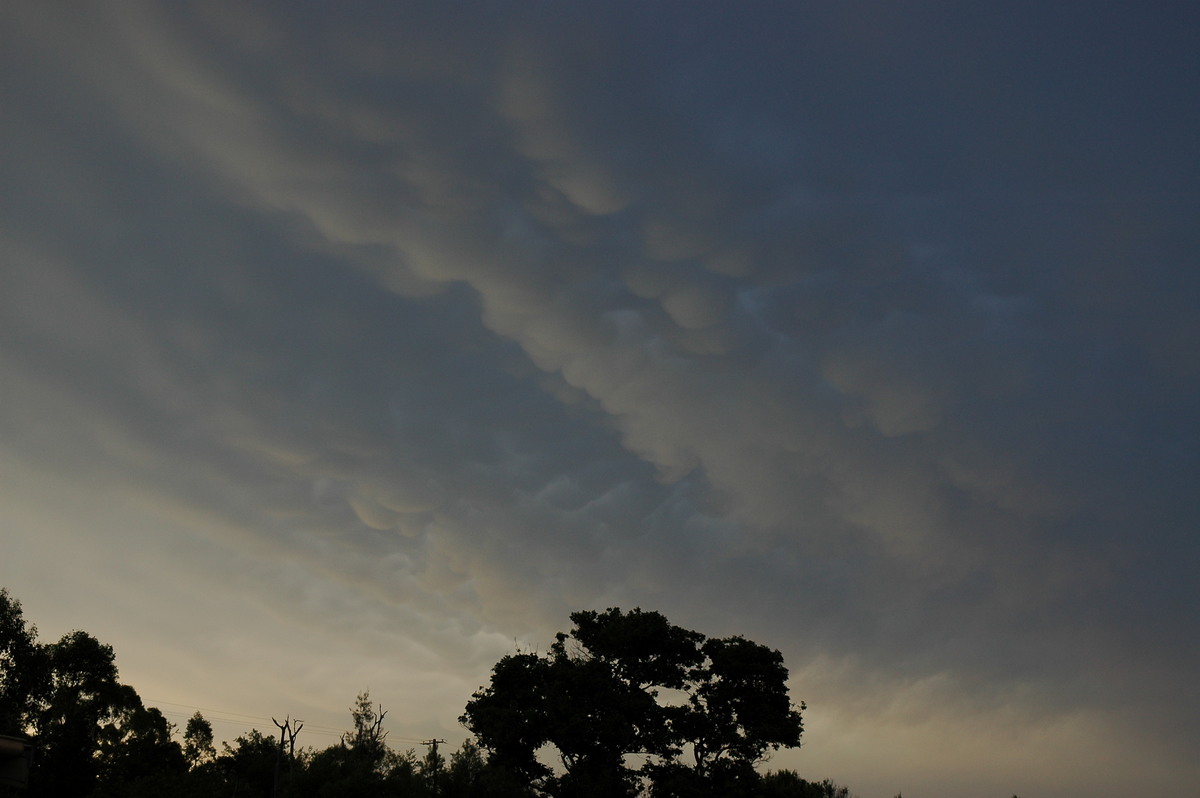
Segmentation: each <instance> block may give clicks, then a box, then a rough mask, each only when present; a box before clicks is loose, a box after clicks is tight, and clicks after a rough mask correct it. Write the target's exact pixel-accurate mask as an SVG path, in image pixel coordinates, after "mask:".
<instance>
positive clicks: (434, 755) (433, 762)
mask: <svg viewBox="0 0 1200 798" xmlns="http://www.w3.org/2000/svg"><path fill="white" fill-rule="evenodd" d="M444 742H446V741H445V740H439V739H437V738H436V737H435V738H434V739H432V740H422V741H421V745H427V746H429V764H430V766H431V767H430V770H431V771H432V772H433V794H434V795H437V794H438V771H439V770H441V767H440V765H439V762H438V752H437V747H438V743H444Z"/></svg>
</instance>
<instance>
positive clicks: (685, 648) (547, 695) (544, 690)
mask: <svg viewBox="0 0 1200 798" xmlns="http://www.w3.org/2000/svg"><path fill="white" fill-rule="evenodd" d="M571 620H572V621H573V622H574V623H575V626H574V628H573V629H572V631H571V633H570V634H563V633H560V634H558V635H557V637H556V640H555V643H554V644H553V645H552V646H551V647H550V651H549V652H548V653H547V654H546V655H544V656H539V655H536V654H532V653H518V654H512V655H509V656H506V657H504V658H503V659H501V660H500V662H498V663H497V664H496V666H495V667H494V669H493V671H492V681H491V684H490V685H489V686H487V687H485V688H481V689H480V690H479V691H477V692H476V693H475V694H474V696H473V697H472V699H471V701H470V702H469V703H468V704H467V708H466V711H465V712H464V713H463V716H462V717H461V718H460V720H461V722H462V723H463V724H464V725H466V726H467V728H468V729H470V730H471V731H472V732H473V733H474V734H475V736H476V737H477V739H478V740H479V742H480V744H481V745H482V746H483V747H484V748H486V749H487V750H488V752H489V762H490V763H491V764H492V765H493V766H495V767H498V768H500V769H503V770H507V771H510V772H512V773H515V774H518V775H519V776H520V777H521V778H522V779H524V780H525V781H526V782H527V783H529V784H532V785H534V786H535V787H536V788H537V789H539V790H540V791H541V792H542V793H544V794H546V795H564V796H565V795H570V796H584V795H591V794H595V795H605V796H621V795H634V794H636V793H637V792H638V790H639V788H640V786H641V784H642V781H643V780H648V781H649V782H650V786H651V792H652V793H653V794H654V795H662V796H666V795H700V794H708V793H709V792H714V791H724V792H723V793H721V794H733V793H734V792H738V791H742V790H743V789H751V788H752V787H753V785H754V784H756V783H757V779H758V778H759V777H758V775H757V772H756V771H755V770H754V765H755V764H756V763H757V762H759V761H760V760H761V759H762V758H763V757H764V756H765V754H766V753H767V752H768V751H772V750H777V749H779V748H781V747H795V746H798V745H799V744H800V734H801V731H802V724H801V716H800V711H799V710H800V709H803V704H801V706H800V708H799V709H797V708H795V707H793V705H792V703H791V701H790V699H789V698H788V691H787V675H788V674H787V668H786V667H784V665H783V658H782V655H780V653H779V652H778V651H772V650H771V649H768V648H767V647H765V646H762V645H759V644H757V643H753V642H751V641H749V640H746V639H745V638H742V637H731V638H726V639H706V638H705V637H704V636H703V635H702V634H700V633H698V632H694V631H690V630H687V629H682V628H680V627H677V626H674V625H672V624H670V623H669V622H668V621H667V619H666V618H664V617H663V616H662V615H660V614H659V613H657V612H644V611H642V610H640V609H634V610H632V611H631V612H628V613H623V612H621V610H620V609H617V608H613V609H609V610H607V611H606V612H604V613H597V612H594V611H589V612H576V613H574V614H572V615H571ZM663 690H668V691H674V692H676V693H682V695H683V696H684V697H685V700H683V702H682V703H674V704H672V703H668V702H667V701H665V700H663V698H662V691H663ZM547 746H549V747H550V748H552V749H553V750H554V752H555V753H556V754H557V756H558V758H559V760H560V762H561V764H562V771H561V772H559V773H555V772H554V771H553V770H552V769H551V768H550V767H549V766H548V765H547V764H546V763H545V762H544V761H543V760H542V758H539V752H541V751H542V750H543V748H544V747H547ZM688 754H690V758H691V763H690V764H686V763H685V761H684V760H685V757H686V756H687V755H688ZM635 756H640V757H641V758H642V759H643V760H644V762H645V764H643V765H642V767H640V768H636V769H635V768H633V767H631V766H630V764H629V761H630V759H631V758H632V757H635ZM714 794H716V792H714Z"/></svg>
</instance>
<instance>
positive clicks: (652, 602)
mask: <svg viewBox="0 0 1200 798" xmlns="http://www.w3.org/2000/svg"><path fill="white" fill-rule="evenodd" d="M1197 22H1198V20H1197V14H1196V11H1195V10H1194V8H1191V7H1190V5H1189V4H1187V3H1179V4H1172V3H1157V4H1154V3H1149V4H1134V3H1094V2H1087V3H1072V2H1058V3H1044V2H1038V3H1028V4H1026V3H1020V2H1018V3H1010V2H1005V3H982V2H978V3H957V4H939V5H933V4H912V3H894V2H890V0H879V2H866V1H863V2H847V3H833V2H811V3H810V2H779V3H766V2H764V3H752V4H751V3H727V4H719V3H703V4H700V3H685V2H604V3H594V4H582V3H551V2H500V0H496V2H477V3H458V4H439V3H422V4H417V3H390V2H339V3H322V2H294V1H291V2H283V1H282V0H280V2H250V3H248V2H244V1H242V0H236V1H235V0H230V1H229V2H217V1H216V0H204V2H158V3H155V2H122V3H100V2H95V3H82V2H80V3H76V2H70V3H69V2H52V1H50V0H17V2H6V3H4V4H3V5H0V92H2V93H0V202H2V203H3V204H2V206H0V585H4V586H7V587H8V588H9V590H10V591H11V592H12V593H13V594H14V595H15V596H16V597H17V598H18V599H20V600H21V601H22V602H23V604H24V605H25V611H26V615H27V617H28V618H29V620H31V621H33V622H34V623H36V624H37V625H38V626H39V628H40V631H41V636H42V638H43V639H47V640H49V639H55V638H57V637H58V636H59V635H61V634H63V633H65V632H66V631H68V630H70V629H73V628H82V629H84V630H86V631H88V632H90V633H92V634H94V635H96V636H97V637H99V638H100V639H101V640H103V641H104V642H107V643H110V644H112V645H113V646H114V648H115V649H116V652H117V660H118V665H119V666H120V668H121V675H122V678H123V680H124V681H127V682H129V683H131V684H133V685H134V686H135V687H136V688H137V689H138V690H139V692H140V693H141V694H142V696H143V697H144V698H145V699H146V700H147V701H148V702H149V703H154V704H157V705H159V706H161V707H162V708H163V709H164V710H167V711H169V712H172V713H175V714H173V715H172V716H171V717H172V719H174V720H176V721H177V722H182V721H183V719H184V718H186V717H187V715H189V714H190V713H191V712H192V711H194V708H196V707H200V708H204V709H205V710H206V711H207V712H208V714H210V716H211V717H214V718H215V719H218V720H219V722H218V723H217V734H218V738H222V737H223V738H225V739H231V738H232V736H234V735H235V734H238V733H240V732H241V731H244V730H245V729H246V728H248V726H249V725H258V726H259V728H262V729H264V730H272V729H273V728H274V727H273V726H272V725H271V723H270V717H271V716H275V717H278V718H280V719H282V718H283V716H284V715H287V714H290V715H291V716H292V717H301V718H303V719H305V720H306V721H307V722H308V724H309V729H308V730H307V731H305V732H302V733H301V736H300V738H299V741H300V742H301V743H302V744H310V745H316V746H318V747H324V746H326V745H329V744H330V743H332V742H334V741H335V740H336V736H335V734H334V733H333V731H335V730H337V729H340V728H345V726H347V725H348V723H349V712H348V707H349V706H350V704H351V703H352V701H353V699H354V696H355V694H356V693H358V692H359V691H361V690H363V689H366V688H369V689H370V691H371V694H372V696H373V697H374V698H375V699H376V700H378V701H380V702H381V703H382V704H383V705H384V707H385V708H386V709H387V710H388V711H389V715H388V724H389V728H390V729H391V733H392V738H391V741H392V743H393V744H394V745H396V746H398V747H402V748H403V747H408V746H409V745H414V744H416V743H415V741H419V740H421V739H426V738H429V737H434V736H437V737H444V738H447V739H449V740H450V741H451V745H457V744H458V742H459V741H461V740H462V739H463V737H464V736H465V732H464V730H463V729H462V728H461V727H460V726H459V725H458V724H457V720H456V718H457V716H458V715H459V714H460V713H461V711H462V708H463V705H464V704H465V703H466V700H467V699H468V698H469V696H470V694H471V692H472V691H473V690H475V689H476V688H477V687H479V686H480V685H481V684H483V683H484V682H486V680H487V678H488V674H489V671H490V668H491V666H492V664H494V663H495V661H496V660H497V659H498V658H499V657H501V656H503V655H504V654H505V653H508V652H511V651H512V650H514V648H516V647H521V648H528V647H533V648H539V647H540V648H541V649H543V650H544V648H545V647H546V645H547V644H548V643H549V642H550V641H551V640H552V635H553V633H554V632H555V631H556V630H559V629H564V628H567V627H568V626H569V620H568V618H567V615H568V614H569V613H570V612H571V611H573V610H576V609H591V608H596V609H603V608H605V607H609V606H620V607H625V608H631V607H634V606H641V607H643V608H646V609H655V610H659V611H661V612H663V613H664V614H665V615H667V617H668V618H670V619H671V620H672V621H673V622H675V623H678V624H680V625H683V626H687V627H689V628H694V629H697V630H698V631H701V632H704V633H706V634H708V635H712V636H725V635H730V634H739V633H740V634H744V635H746V636H748V637H750V638H752V639H754V640H756V641H759V642H762V643H766V644H768V645H770V646H772V647H775V648H779V649H780V650H781V651H782V652H783V653H784V655H785V658H786V661H787V663H788V665H789V667H790V668H791V671H792V676H793V680H792V686H793V694H794V696H795V697H796V698H797V699H798V700H799V699H804V700H805V701H807V703H808V705H809V707H810V708H809V711H808V712H807V713H806V721H807V722H806V732H805V745H804V747H803V748H802V749H800V750H799V751H796V752H791V753H788V754H781V755H779V756H778V757H777V758H776V759H775V760H774V761H773V762H772V763H771V766H772V767H793V768H797V769H798V770H799V771H800V772H801V774H802V775H804V776H806V777H809V778H814V779H821V778H826V777H829V778H833V779H835V780H837V781H839V782H841V783H845V784H847V785H849V786H850V787H851V788H852V789H853V790H854V791H855V792H856V793H858V794H859V795H860V796H861V797H862V798H890V796H892V795H894V794H895V793H896V792H899V791H903V792H904V793H905V794H906V795H914V796H927V797H928V798H951V796H962V795H966V794H975V795H981V796H982V795H997V796H1001V795H1002V796H1007V795H1011V794H1013V793H1017V794H1020V795H1022V796H1023V797H1026V798H1027V797H1028V796H1039V795H1041V796H1056V798H1082V797H1083V796H1093V795H1124V794H1133V793H1134V792H1136V793H1137V794H1152V793H1153V794H1184V793H1188V794H1190V793H1192V792H1193V791H1194V790H1195V788H1196V786H1197V784H1200V767H1198V766H1197V765H1196V764H1195V750H1196V748H1197V746H1198V745H1200V721H1198V720H1197V719H1198V718H1200V686H1198V684H1197V680H1196V678H1195V677H1196V674H1197V673H1198V672H1200V650H1198V647H1197V643H1198V640H1200V634H1198V622H1197V618H1198V617H1200V591H1198V590H1197V576H1198V574H1200V557H1198V553H1200V542H1198V541H1197V538H1196V533H1197V531H1198V530H1200V505H1198V502H1197V498H1196V495H1195V485H1196V484H1197V482H1198V478H1200V424H1198V421H1197V409H1196V404H1195V403H1196V398H1195V397H1196V396H1197V394H1198V393H1200V355H1198V354H1197V353H1198V352H1200V312H1198V311H1197V303H1198V301H1200V270H1198V268H1197V266H1198V264H1197V262H1196V261H1197V256H1198V255H1200V232H1198V229H1200V228H1198V227H1197V224H1196V218H1197V213H1198V212H1200V194H1198V191H1200V189H1198V186H1200V146H1198V145H1197V141H1198V140H1200V139H1197V134H1196V130H1197V126H1198V123H1200V110H1198V109H1200V104H1198V103H1197V102H1196V98H1197V96H1198V93H1197V90H1198V88H1200V86H1198V83H1200V79H1198V77H1197V76H1198V75H1200V34H1198V33H1197V31H1198V29H1200V26H1198V25H1197ZM235 713H237V714H235ZM306 737H307V739H305V738H306Z"/></svg>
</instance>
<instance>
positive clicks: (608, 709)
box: [0, 588, 849, 798]
mask: <svg viewBox="0 0 1200 798" xmlns="http://www.w3.org/2000/svg"><path fill="white" fill-rule="evenodd" d="M572 620H574V621H575V623H576V626H575V628H574V629H573V630H572V632H571V634H569V635H567V634H560V635H559V636H558V638H557V642H556V643H555V644H554V645H553V646H551V649H550V651H549V653H547V654H546V655H541V656H538V655H533V654H514V655H511V656H508V657H505V658H504V659H502V660H501V662H499V663H497V665H496V667H495V669H494V671H493V674H492V680H491V684H490V685H489V686H487V687H485V688H481V689H480V691H479V692H477V693H476V694H475V695H474V696H473V697H472V698H471V700H470V701H469V702H468V704H467V707H466V710H465V711H464V714H463V716H462V718H460V720H461V721H462V722H463V724H464V725H465V726H466V727H467V728H468V729H469V730H470V731H471V732H472V733H473V734H474V739H468V740H467V741H465V742H464V743H463V744H462V746H461V747H460V748H458V749H457V750H455V751H453V752H451V753H450V755H449V756H448V757H446V756H444V755H443V754H442V753H441V752H440V751H438V750H437V747H436V746H433V747H431V748H430V750H428V751H427V752H426V753H425V754H424V755H422V756H418V755H417V753H416V752H415V751H413V750H405V751H397V750H394V749H392V748H391V747H390V746H389V745H388V743H387V740H386V732H384V731H383V729H382V726H383V718H384V714H385V713H384V711H383V709H382V707H379V706H377V705H375V704H373V702H372V700H371V697H370V696H369V695H368V694H367V693H365V692H364V693H362V694H361V695H359V696H358V697H357V700H356V701H355V704H354V706H353V707H352V708H351V711H350V714H351V725H352V728H351V729H350V730H349V731H347V732H346V733H345V734H344V735H343V737H342V739H341V740H339V741H338V742H337V743H335V744H333V745H331V746H329V747H328V748H325V749H323V750H317V749H314V748H311V747H309V748H302V749H300V750H296V748H295V732H296V731H298V730H299V727H293V726H291V725H290V723H285V724H277V725H278V726H279V733H278V734H275V733H270V734H266V733H263V732H261V731H259V730H257V729H255V730H252V731H250V732H249V733H248V734H245V735H243V736H240V737H237V738H236V739H234V740H233V741H232V742H223V743H222V744H221V747H220V749H218V748H217V747H216V745H215V743H214V739H213V730H212V725H211V724H210V723H209V722H208V721H207V720H206V719H205V718H204V717H203V716H202V715H201V714H200V713H199V712H197V713H196V714H195V715H193V716H192V717H191V719H189V720H188V722H187V724H186V726H185V728H184V729H183V730H182V732H180V730H179V729H177V728H176V727H175V726H174V724H172V723H170V722H169V721H167V719H166V718H165V717H164V716H163V714H162V712H160V711H159V710H158V709H157V708H155V707H147V706H145V705H144V704H143V702H142V700H141V698H140V697H139V696H138V694H137V692H136V690H134V688H133V687H131V686H129V685H123V684H121V683H120V682H119V681H118V674H117V667H116V662H115V656H114V653H113V650H112V648H111V647H110V646H107V645H104V644H102V643H101V642H99V641H98V640H96V639H95V638H94V637H92V636H91V635H89V634H87V633H85V632H82V631H75V632H71V633H70V634H67V635H65V636H63V637H62V639H60V640H58V641H57V642H54V643H42V642H40V641H39V640H38V639H37V629H36V627H35V626H33V625H31V624H28V623H26V621H25V619H24V617H23V614H22V608H21V604H20V602H19V601H17V600H16V599H15V598H13V597H12V596H11V595H10V594H9V593H8V591H7V590H5V589H3V588H0V735H3V736H6V737H11V738H20V739H22V740H25V741H27V742H28V745H29V748H30V749H31V751H32V756H31V757H30V759H29V761H24V760H21V759H20V758H19V757H15V756H12V755H11V754H10V755H8V756H7V758H6V759H3V760H0V785H2V786H0V796H3V797H4V798H10V797H12V798H15V797H16V796H25V798H88V797H89V796H91V797H92V798H151V796H154V798H158V797H159V796H175V797H176V798H192V797H193V796H195V798H201V797H203V798H215V797H218V796H232V797H233V798H293V797H295V798H299V797H300V796H304V797H305V798H309V797H313V798H324V797H325V796H329V797H330V798H332V797H333V796H339V797H343V798H357V797H358V796H362V797H363V798H366V797H367V796H372V797H373V798H374V797H376V796H378V797H380V798H382V797H383V796H396V797H397V798H403V797H409V798H422V797H423V796H452V797H454V798H493V797H495V798H508V797H509V796H512V797H514V798H525V797H526V796H528V797H530V798H533V797H534V796H538V797H542V796H549V797H550V798H576V797H578V798H587V796H603V798H619V796H635V795H647V796H651V797H652V798H670V797H671V796H677V797H678V798H690V797H692V796H695V797H696V798H700V797H701V796H729V798H737V797H738V796H745V798H849V792H848V790H847V789H846V788H844V787H840V786H838V785H836V784H833V783H831V782H829V781H823V782H810V781H806V780H805V779H802V778H800V777H799V776H798V775H797V774H796V773H794V772H792V771H788V770H782V771H776V772H770V773H766V774H760V773H759V771H758V770H757V769H755V767H754V766H755V765H756V764H759V763H760V762H761V761H762V760H763V758H764V756H765V754H766V753H767V752H769V751H771V750H776V749H778V748H780V747H794V746H796V745H799V736H800V730H801V725H800V713H799V710H798V709H797V708H795V707H793V706H792V704H791V702H790V701H789V700H788V699H787V692H786V687H785V686H784V684H783V681H784V680H785V679H786V676H787V671H786V669H784V668H783V665H782V659H781V658H780V657H779V654H778V652H772V651H770V650H769V649H766V648H765V647H762V646H758V645H757V644H754V643H751V642H750V641H747V640H744V639H743V638H740V637H738V638H728V639H725V640H709V639H706V638H704V637H703V636H702V635H699V634H698V633H696V632H691V631H689V630H684V629H680V628H679V627H675V626H671V625H670V624H668V623H667V621H666V619H665V618H663V617H662V616H661V615H659V614H657V613H649V612H642V611H640V610H634V611H632V612H628V613H622V612H621V611H619V610H609V611H608V612H606V613H594V612H591V613H575V614H574V615H572ZM662 687H666V688H670V689H671V690H673V691H676V692H677V693H678V694H682V695H685V696H686V697H687V698H686V700H683V701H679V702H676V703H675V704H673V705H671V704H665V703H663V702H661V701H660V700H659V698H658V697H659V688H662ZM802 708H803V705H801V706H800V709H802ZM10 742H11V741H10ZM548 758H550V759H554V760H555V761H554V765H555V767H551V766H550V764H548V763H547V759H548Z"/></svg>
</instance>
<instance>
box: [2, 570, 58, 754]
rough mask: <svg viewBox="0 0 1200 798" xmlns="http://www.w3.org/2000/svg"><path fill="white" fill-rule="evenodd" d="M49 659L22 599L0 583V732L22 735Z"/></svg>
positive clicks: (44, 684)
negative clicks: (23, 609) (18, 598)
mask: <svg viewBox="0 0 1200 798" xmlns="http://www.w3.org/2000/svg"><path fill="white" fill-rule="evenodd" d="M49 677H50V673H49V659H48V657H47V653H46V651H45V650H44V649H43V648H42V647H41V646H39V645H38V642H37V627H36V626H33V625H32V624H28V625H27V624H26V623H25V616H24V613H23V612H22V610H21V602H20V601H18V600H17V599H15V598H13V597H12V596H11V595H10V594H9V592H8V590H7V589H5V588H2V587H0V734H11V735H23V734H25V733H26V732H27V731H28V730H29V727H30V726H31V725H32V723H33V720H34V717H33V716H34V712H35V711H36V709H37V705H38V701H39V700H40V698H41V697H42V696H43V695H44V694H45V692H46V690H47V689H48V686H49Z"/></svg>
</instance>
